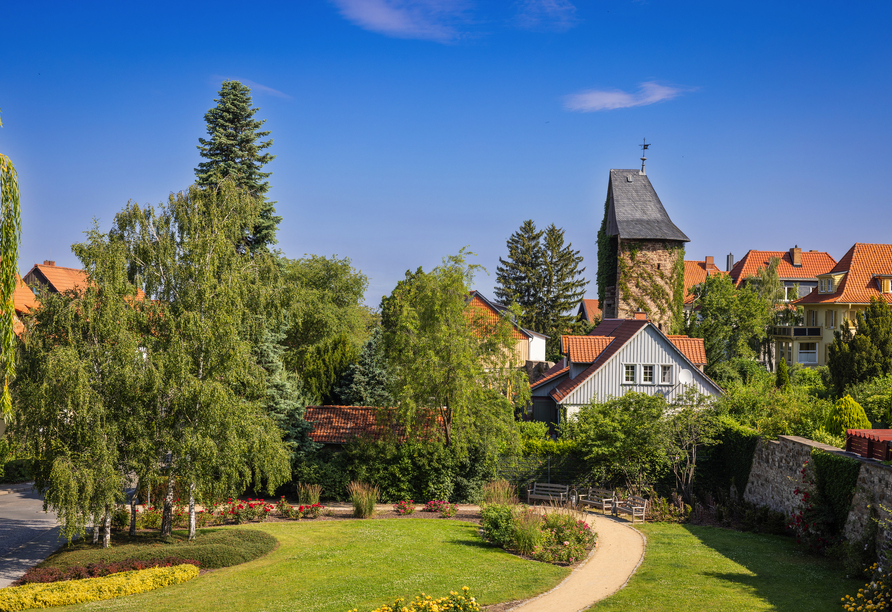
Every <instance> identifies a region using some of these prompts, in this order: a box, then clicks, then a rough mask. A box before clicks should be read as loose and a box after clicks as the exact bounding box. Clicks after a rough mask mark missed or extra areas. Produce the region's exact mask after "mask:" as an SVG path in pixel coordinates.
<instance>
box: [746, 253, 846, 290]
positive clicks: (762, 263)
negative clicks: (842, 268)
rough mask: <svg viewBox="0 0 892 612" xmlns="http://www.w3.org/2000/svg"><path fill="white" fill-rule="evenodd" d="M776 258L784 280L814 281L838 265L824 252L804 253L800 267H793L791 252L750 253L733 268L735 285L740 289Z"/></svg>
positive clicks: (779, 273)
mask: <svg viewBox="0 0 892 612" xmlns="http://www.w3.org/2000/svg"><path fill="white" fill-rule="evenodd" d="M774 257H777V258H778V259H779V260H780V262H779V263H778V266H777V274H778V276H779V277H780V278H783V279H791V280H813V279H814V278H816V277H817V276H818V274H826V273H827V272H829V271H830V270H832V269H833V266H834V265H836V260H835V259H833V258H832V257H830V255H829V254H827V253H825V252H823V251H802V265H801V266H799V267H795V266H793V260H792V259H791V257H790V251H749V252H748V253H747V254H746V255H744V256H743V259H741V260H740V261H738V262H737V263H736V264H734V267H733V268H731V278H732V279H733V280H734V285H735V286H738V287H739V286H740V283H742V282H743V281H745V280H746V279H747V277H749V276H754V275H755V274H756V271H757V270H759V269H760V268H766V267H768V264H769V263H771V260H772V258H774Z"/></svg>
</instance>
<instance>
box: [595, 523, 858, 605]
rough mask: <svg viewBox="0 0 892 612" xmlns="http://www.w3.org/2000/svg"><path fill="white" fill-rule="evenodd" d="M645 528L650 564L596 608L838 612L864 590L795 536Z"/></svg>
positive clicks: (683, 527) (663, 526)
mask: <svg viewBox="0 0 892 612" xmlns="http://www.w3.org/2000/svg"><path fill="white" fill-rule="evenodd" d="M640 529H641V531H642V532H643V533H644V534H645V535H646V536H647V552H646V554H645V557H644V563H643V564H642V565H641V567H640V568H639V569H638V572H637V573H636V574H635V575H634V576H633V577H632V579H631V580H630V581H629V584H628V586H626V588H625V589H623V590H622V591H620V592H619V593H617V594H616V595H613V596H612V597H610V598H608V599H606V600H604V601H603V602H601V603H600V604H597V605H596V606H594V607H593V608H592V610H596V611H597V612H607V611H611V610H623V611H625V610H647V611H648V612H660V611H663V610H665V611H667V612H668V611H671V612H678V611H679V610H684V611H685V612H698V611H701V610H703V611H707V610H708V611H710V612H712V611H722V610H728V611H733V612H749V611H750V610H778V611H780V612H787V611H789V612H793V611H795V612H802V611H804V610H808V611H809V612H822V611H824V610H827V611H828V612H829V611H831V610H832V611H833V612H839V610H841V609H842V608H841V606H840V602H839V600H840V598H841V597H842V596H843V595H844V594H846V593H853V592H857V590H858V588H859V587H861V586H863V581H859V580H853V579H847V578H845V575H844V572H843V570H842V568H841V567H840V566H839V565H837V564H836V563H834V562H832V561H830V560H827V559H821V558H817V557H813V556H810V555H807V554H805V553H803V552H802V551H801V550H800V549H799V547H797V546H796V543H795V542H794V541H793V540H792V539H791V538H784V537H780V536H768V535H760V534H753V533H740V532H736V531H731V530H727V529H719V528H715V527H699V526H692V525H670V524H660V523H657V524H651V525H644V526H640Z"/></svg>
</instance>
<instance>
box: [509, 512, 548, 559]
mask: <svg viewBox="0 0 892 612" xmlns="http://www.w3.org/2000/svg"><path fill="white" fill-rule="evenodd" d="M511 527H512V529H511V548H513V549H514V550H515V551H517V552H518V553H520V554H521V555H526V556H530V555H532V554H533V551H534V550H535V549H536V547H537V546H539V545H540V544H542V542H543V541H544V539H545V534H544V533H542V515H540V514H539V513H538V512H536V511H535V510H533V509H532V508H524V509H522V510H519V511H517V512H515V513H514V520H513V521H512V524H511Z"/></svg>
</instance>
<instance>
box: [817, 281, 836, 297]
mask: <svg viewBox="0 0 892 612" xmlns="http://www.w3.org/2000/svg"><path fill="white" fill-rule="evenodd" d="M818 291H819V292H820V293H833V279H832V278H822V279H821V280H820V281H819V287H818Z"/></svg>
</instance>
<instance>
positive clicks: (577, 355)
mask: <svg viewBox="0 0 892 612" xmlns="http://www.w3.org/2000/svg"><path fill="white" fill-rule="evenodd" d="M612 341H613V338H611V337H609V336H561V352H562V353H563V354H565V355H566V356H567V357H569V358H570V361H571V362H572V363H591V362H593V361H594V360H595V359H597V358H598V355H600V354H601V351H603V350H604V349H605V348H607V345H608V344H610V343H611V342H612Z"/></svg>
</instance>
